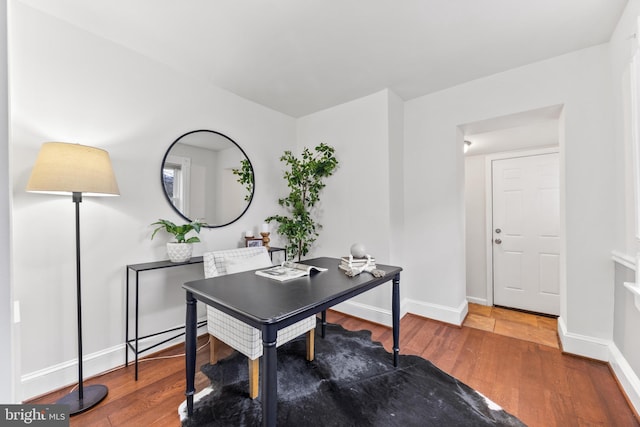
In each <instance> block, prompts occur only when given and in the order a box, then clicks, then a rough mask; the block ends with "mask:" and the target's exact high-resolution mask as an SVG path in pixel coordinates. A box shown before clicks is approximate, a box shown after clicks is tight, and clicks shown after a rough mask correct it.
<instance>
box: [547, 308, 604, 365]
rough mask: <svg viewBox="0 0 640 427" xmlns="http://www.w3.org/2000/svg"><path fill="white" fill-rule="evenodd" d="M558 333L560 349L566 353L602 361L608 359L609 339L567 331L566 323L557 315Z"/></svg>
mask: <svg viewBox="0 0 640 427" xmlns="http://www.w3.org/2000/svg"><path fill="white" fill-rule="evenodd" d="M558 335H559V336H560V342H561V343H562V350H563V351H565V352H566V353H571V354H576V355H578V356H584V357H588V358H590V359H596V360H601V361H603V362H608V361H609V345H610V343H611V342H610V341H609V340H603V339H600V338H595V337H589V336H586V335H580V334H575V333H573V332H567V324H566V322H565V321H564V318H562V317H558Z"/></svg>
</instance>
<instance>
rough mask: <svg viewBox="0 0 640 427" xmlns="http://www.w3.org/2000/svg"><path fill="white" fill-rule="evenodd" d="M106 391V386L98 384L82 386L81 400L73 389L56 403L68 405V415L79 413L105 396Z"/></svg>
mask: <svg viewBox="0 0 640 427" xmlns="http://www.w3.org/2000/svg"><path fill="white" fill-rule="evenodd" d="M108 392H109V390H108V389H107V387H106V386H103V385H100V384H95V385H89V386H85V387H84V388H83V391H82V394H83V398H82V400H80V398H79V396H78V390H74V391H72V392H71V393H69V394H67V395H66V396H64V397H63V398H61V399H60V400H58V401H57V402H56V403H57V404H60V405H69V415H75V414H81V413H83V412H84V411H87V410H89V409H91V408H93V407H94V406H96V405H97V404H98V403H100V402H101V401H102V399H104V398H105V397H107V393H108Z"/></svg>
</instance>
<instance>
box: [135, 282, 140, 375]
mask: <svg viewBox="0 0 640 427" xmlns="http://www.w3.org/2000/svg"><path fill="white" fill-rule="evenodd" d="M138 283H139V282H138V272H137V271H136V345H135V348H136V354H135V359H136V362H135V365H136V366H135V371H136V374H135V377H136V381H138V354H139V352H138V337H139V335H138V314H139V306H140V305H139V303H138V301H139V297H140V292H139V290H138Z"/></svg>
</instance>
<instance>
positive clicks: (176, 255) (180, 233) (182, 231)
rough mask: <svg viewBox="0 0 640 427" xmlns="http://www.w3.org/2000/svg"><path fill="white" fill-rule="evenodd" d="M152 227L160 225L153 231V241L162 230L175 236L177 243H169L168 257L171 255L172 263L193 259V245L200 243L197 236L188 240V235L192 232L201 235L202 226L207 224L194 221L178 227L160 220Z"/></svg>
mask: <svg viewBox="0 0 640 427" xmlns="http://www.w3.org/2000/svg"><path fill="white" fill-rule="evenodd" d="M151 225H158V227H157V228H156V229H155V230H153V234H151V239H152V240H153V238H154V236H155V235H156V233H157V232H158V231H160V230H165V231H166V232H167V233H169V234H172V235H173V236H174V238H175V240H176V241H175V242H168V243H167V255H169V259H170V260H171V261H172V262H186V261H189V260H190V259H191V254H192V253H193V243H197V242H199V241H200V239H199V238H198V237H197V236H193V237H189V238H187V237H186V234H187V233H189V232H190V231H195V232H196V233H199V232H200V229H201V228H202V226H203V225H206V224H205V223H203V222H200V221H193V222H190V223H187V224H182V225H176V224H174V223H173V222H171V221H168V220H166V219H159V220H158V221H156V222H154V223H153V224H151Z"/></svg>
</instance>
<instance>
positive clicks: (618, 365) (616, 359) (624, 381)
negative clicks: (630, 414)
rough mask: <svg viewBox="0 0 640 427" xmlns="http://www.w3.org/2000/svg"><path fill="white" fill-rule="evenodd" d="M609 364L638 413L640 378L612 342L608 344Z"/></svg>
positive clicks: (639, 407)
mask: <svg viewBox="0 0 640 427" xmlns="http://www.w3.org/2000/svg"><path fill="white" fill-rule="evenodd" d="M609 365H610V366H611V369H613V372H614V374H615V376H616V378H617V379H618V382H619V383H620V385H621V386H622V388H623V390H624V392H625V394H626V395H627V398H628V399H629V402H630V403H631V405H632V406H633V408H634V409H635V410H636V413H640V378H638V375H636V373H635V372H634V371H633V368H632V367H631V365H629V363H628V362H627V359H625V357H624V356H623V355H622V353H621V352H620V350H619V349H618V347H617V346H616V345H615V344H614V343H613V342H612V343H610V344H609Z"/></svg>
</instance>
